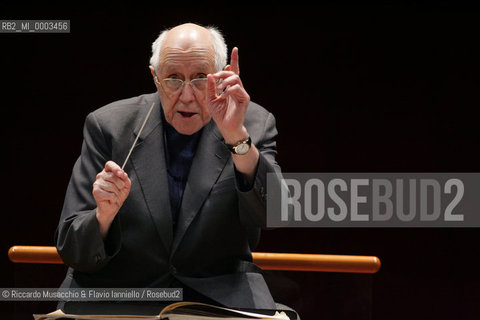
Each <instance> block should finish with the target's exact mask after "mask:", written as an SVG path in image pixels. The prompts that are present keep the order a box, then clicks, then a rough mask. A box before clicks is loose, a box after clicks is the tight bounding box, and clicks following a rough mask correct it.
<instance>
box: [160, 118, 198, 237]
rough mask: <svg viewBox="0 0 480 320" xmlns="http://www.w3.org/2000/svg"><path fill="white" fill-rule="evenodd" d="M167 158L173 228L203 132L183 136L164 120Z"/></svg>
mask: <svg viewBox="0 0 480 320" xmlns="http://www.w3.org/2000/svg"><path fill="white" fill-rule="evenodd" d="M162 119H163V127H164V133H165V134H164V139H165V140H164V141H165V158H166V160H167V173H168V189H169V193H170V207H171V209H172V221H173V228H174V230H175V226H176V223H177V220H178V213H179V210H180V207H181V205H182V198H183V191H184V190H185V184H186V183H187V180H188V174H189V172H190V167H191V165H192V160H193V157H194V156H195V151H196V150H197V145H198V141H199V140H200V136H201V133H202V130H199V131H198V132H196V133H194V134H192V135H183V134H180V133H178V132H177V130H175V128H174V127H172V126H171V125H170V124H169V123H168V122H167V121H166V120H165V118H164V116H163V114H162Z"/></svg>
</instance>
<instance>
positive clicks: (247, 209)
mask: <svg viewBox="0 0 480 320" xmlns="http://www.w3.org/2000/svg"><path fill="white" fill-rule="evenodd" d="M277 133H278V132H277V128H276V126H275V118H274V116H273V115H272V114H271V113H268V116H267V117H266V120H265V122H264V126H263V133H262V134H261V135H260V136H259V138H258V141H257V142H255V146H256V147H257V149H258V151H259V153H260V156H259V159H258V164H257V170H256V173H255V176H254V180H253V184H252V185H251V188H249V189H247V190H245V189H243V188H242V187H241V186H242V184H243V183H238V182H239V181H238V180H239V179H240V178H239V174H238V173H237V174H236V177H237V193H238V199H239V210H240V219H241V221H242V223H243V224H244V225H245V226H246V227H247V228H251V227H257V228H258V227H260V228H263V229H265V228H266V227H267V214H266V213H267V196H268V190H267V175H268V174H269V173H272V174H271V175H270V178H269V179H271V180H270V183H273V184H278V187H276V188H275V189H276V190H280V189H279V188H281V187H284V184H282V182H281V180H282V176H281V170H280V166H279V165H278V164H277V162H276V160H275V156H276V155H277V150H276V141H275V137H276V136H277Z"/></svg>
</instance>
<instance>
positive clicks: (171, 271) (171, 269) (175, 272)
mask: <svg viewBox="0 0 480 320" xmlns="http://www.w3.org/2000/svg"><path fill="white" fill-rule="evenodd" d="M170 274H171V275H172V276H174V275H176V274H177V269H176V268H175V267H174V266H173V265H170Z"/></svg>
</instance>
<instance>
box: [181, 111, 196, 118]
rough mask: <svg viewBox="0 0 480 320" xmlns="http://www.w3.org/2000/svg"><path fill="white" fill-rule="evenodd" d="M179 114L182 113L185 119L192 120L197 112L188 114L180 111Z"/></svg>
mask: <svg viewBox="0 0 480 320" xmlns="http://www.w3.org/2000/svg"><path fill="white" fill-rule="evenodd" d="M178 113H180V114H181V115H182V117H184V118H191V117H193V116H194V115H196V113H195V112H187V111H178Z"/></svg>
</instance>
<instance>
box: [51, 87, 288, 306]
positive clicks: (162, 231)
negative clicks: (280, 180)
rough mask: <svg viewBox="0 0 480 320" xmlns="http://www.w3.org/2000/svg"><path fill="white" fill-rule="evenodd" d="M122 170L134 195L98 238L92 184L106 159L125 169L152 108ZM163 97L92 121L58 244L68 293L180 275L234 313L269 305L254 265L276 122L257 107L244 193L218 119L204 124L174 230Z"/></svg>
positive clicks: (106, 110)
mask: <svg viewBox="0 0 480 320" xmlns="http://www.w3.org/2000/svg"><path fill="white" fill-rule="evenodd" d="M153 102H155V108H154V111H153V112H152V114H151V117H150V118H149V120H148V122H147V124H146V126H145V128H144V130H143V132H142V134H141V136H140V137H139V140H138V143H137V146H136V147H135V149H134V151H133V153H132V156H131V158H130V160H129V162H128V164H127V166H126V168H125V170H126V171H127V173H128V175H129V177H130V179H131V181H132V187H131V191H130V194H129V196H128V198H127V200H126V201H125V203H124V204H123V206H122V208H121V209H120V211H119V212H118V214H117V216H116V217H115V219H114V221H113V223H112V225H111V228H110V230H109V233H108V236H107V238H106V239H105V240H102V237H101V235H100V231H99V227H98V222H97V220H96V217H95V209H96V203H95V200H94V198H93V196H92V184H93V182H94V181H95V176H96V175H97V173H98V172H100V171H101V170H102V169H103V167H104V165H105V163H106V162H107V161H108V160H113V161H115V162H116V163H118V164H120V165H121V164H122V163H123V161H124V160H125V157H126V155H127V153H128V151H129V148H130V147H131V145H132V143H133V141H134V139H135V137H136V135H137V133H138V131H139V128H140V126H141V123H142V122H143V120H144V118H145V116H146V114H147V112H148V109H149V108H150V106H151V104H152V103H153ZM160 108H161V106H160V100H159V96H158V94H157V93H154V94H146V95H141V96H138V97H134V98H130V99H126V100H121V101H117V102H114V103H111V104H109V105H107V106H105V107H103V108H100V109H98V110H96V111H95V112H93V113H91V114H89V115H88V117H87V119H86V122H85V127H84V133H83V134H84V142H83V146H82V153H81V156H80V157H79V159H78V160H77V162H76V163H75V166H74V168H73V173H72V177H71V180H70V183H69V186H68V189H67V194H66V197H65V203H64V207H63V210H62V215H61V218H60V222H59V225H58V229H57V232H56V234H55V239H56V246H57V249H58V251H59V253H60V255H61V257H62V259H63V261H64V262H65V263H66V264H67V265H68V266H69V267H70V268H69V271H68V273H67V277H66V279H65V281H64V283H63V284H62V287H169V285H170V283H171V282H172V280H173V279H174V278H176V279H177V280H179V281H180V282H182V283H184V284H186V285H187V286H189V287H191V288H193V289H194V290H196V291H198V292H200V293H202V294H204V295H206V296H207V297H209V298H211V299H213V300H215V301H217V302H219V303H221V304H223V305H226V306H230V307H243V308H263V309H273V308H275V304H274V302H273V299H272V297H271V295H270V293H269V290H268V288H267V286H266V284H265V281H264V279H263V277H262V275H261V274H260V273H259V272H258V268H256V266H255V265H254V264H253V263H252V256H251V251H250V248H251V247H252V246H253V245H255V244H256V241H258V237H259V234H260V228H262V227H265V221H266V203H265V195H266V174H267V172H279V171H280V168H279V167H278V165H277V164H276V162H275V155H276V144H275V140H274V138H275V136H276V134H277V131H276V128H275V119H274V117H273V115H272V114H271V113H269V112H268V111H266V110H265V109H263V108H262V107H260V106H259V105H257V104H255V103H251V104H250V106H249V108H248V112H247V115H246V119H245V126H246V128H247V130H248V132H249V134H250V136H251V138H252V141H253V143H254V144H255V145H256V147H257V148H258V149H259V151H260V160H259V163H258V168H257V173H256V177H255V180H254V184H253V188H252V189H251V190H250V191H246V192H242V191H241V190H239V188H238V186H239V184H238V182H237V181H236V179H237V178H238V177H237V176H236V174H235V170H234V167H233V161H232V157H231V154H230V152H229V151H228V149H227V148H226V146H225V145H224V143H223V140H222V136H221V135H220V133H219V131H218V128H217V126H216V124H215V123H214V121H213V120H212V121H210V122H209V123H208V124H207V125H206V126H205V127H204V128H203V132H202V135H201V138H200V141H199V144H198V147H197V151H196V154H195V157H194V159H193V162H192V167H191V170H190V174H189V178H188V181H187V184H186V186H185V191H184V195H183V201H182V206H181V209H180V212H179V219H178V226H177V228H176V230H173V229H172V215H171V209H170V203H169V193H168V182H167V172H166V165H165V153H164V152H165V151H164V138H163V128H162V122H161V113H160V112H161V111H160Z"/></svg>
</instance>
